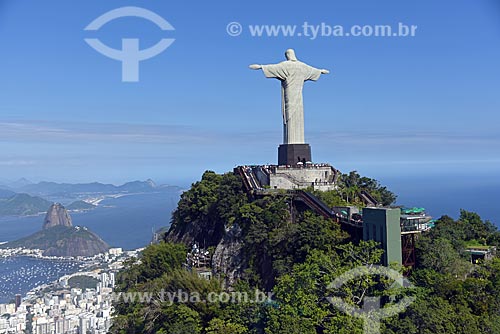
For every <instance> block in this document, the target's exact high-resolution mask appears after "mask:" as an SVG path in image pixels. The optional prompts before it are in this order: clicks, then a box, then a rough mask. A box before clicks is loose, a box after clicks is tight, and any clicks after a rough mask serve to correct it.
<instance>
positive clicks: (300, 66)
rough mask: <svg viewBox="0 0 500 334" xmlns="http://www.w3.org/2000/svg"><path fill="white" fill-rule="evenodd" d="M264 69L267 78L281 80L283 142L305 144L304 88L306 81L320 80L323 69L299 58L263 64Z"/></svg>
mask: <svg viewBox="0 0 500 334" xmlns="http://www.w3.org/2000/svg"><path fill="white" fill-rule="evenodd" d="M262 71H263V72H264V75H265V76H266V77H267V78H276V79H278V80H280V81H281V94H282V113H283V144H304V143H305V141H304V103H303V100H302V89H303V87H304V82H305V81H307V80H313V81H316V80H318V79H319V77H320V76H321V71H320V70H319V69H317V68H314V67H312V66H309V65H307V64H304V63H303V62H300V61H298V60H286V61H283V62H281V63H279V64H273V65H262Z"/></svg>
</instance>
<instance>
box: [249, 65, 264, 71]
mask: <svg viewBox="0 0 500 334" xmlns="http://www.w3.org/2000/svg"><path fill="white" fill-rule="evenodd" d="M248 67H250V68H251V69H252V70H260V69H261V68H262V66H261V65H257V64H252V65H250V66H248Z"/></svg>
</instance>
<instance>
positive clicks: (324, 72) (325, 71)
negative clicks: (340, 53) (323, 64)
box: [319, 69, 330, 74]
mask: <svg viewBox="0 0 500 334" xmlns="http://www.w3.org/2000/svg"><path fill="white" fill-rule="evenodd" d="M319 71H320V72H321V74H328V73H330V71H328V70H325V69H322V70H319Z"/></svg>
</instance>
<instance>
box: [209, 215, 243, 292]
mask: <svg viewBox="0 0 500 334" xmlns="http://www.w3.org/2000/svg"><path fill="white" fill-rule="evenodd" d="M241 236H242V235H241V229H240V228H239V226H238V225H236V224H234V225H233V226H232V227H230V228H228V229H226V234H225V235H224V237H223V238H222V240H221V241H220V242H219V244H218V245H217V247H216V249H215V252H214V255H213V257H212V269H213V272H214V274H215V275H217V276H219V277H223V278H224V285H225V286H226V287H230V286H233V285H234V284H235V283H236V281H237V280H238V279H239V278H241V277H243V271H244V269H245V268H246V267H247V265H246V263H245V260H244V256H243V249H242V247H243V243H242V240H241Z"/></svg>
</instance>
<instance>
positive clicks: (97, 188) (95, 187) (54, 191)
mask: <svg viewBox="0 0 500 334" xmlns="http://www.w3.org/2000/svg"><path fill="white" fill-rule="evenodd" d="M172 188H176V187H172V186H167V185H160V186H158V185H156V184H155V183H154V182H153V181H152V180H150V179H149V180H146V181H133V182H127V183H125V184H123V185H121V186H115V185H113V184H105V183H99V182H93V183H78V184H71V183H56V182H45V181H44V182H39V183H32V184H26V185H23V186H21V187H19V188H16V189H12V188H10V189H12V190H15V191H16V192H22V193H28V194H31V195H38V196H44V195H45V196H47V195H49V196H54V195H58V196H64V195H74V194H85V193H92V194H95V193H106V194H112V193H133V192H151V191H163V190H166V189H172Z"/></svg>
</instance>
